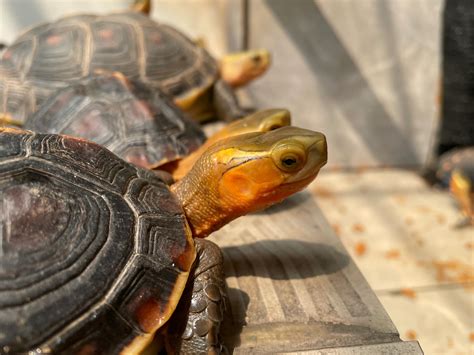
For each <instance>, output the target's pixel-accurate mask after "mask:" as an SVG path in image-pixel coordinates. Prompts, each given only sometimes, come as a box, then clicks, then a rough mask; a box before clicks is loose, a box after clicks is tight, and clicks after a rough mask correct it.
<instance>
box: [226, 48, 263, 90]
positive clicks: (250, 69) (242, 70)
mask: <svg viewBox="0 0 474 355" xmlns="http://www.w3.org/2000/svg"><path fill="white" fill-rule="evenodd" d="M270 57H271V56H270V52H269V51H268V50H266V49H256V50H251V51H245V52H238V53H231V54H228V55H226V56H224V57H223V58H222V60H221V77H222V79H223V80H224V81H225V82H227V83H228V84H229V85H230V86H232V87H237V86H242V85H245V84H247V83H248V82H250V81H252V80H253V79H255V78H257V77H259V76H260V75H262V74H263V73H264V72H265V71H266V70H267V69H268V68H269V66H270Z"/></svg>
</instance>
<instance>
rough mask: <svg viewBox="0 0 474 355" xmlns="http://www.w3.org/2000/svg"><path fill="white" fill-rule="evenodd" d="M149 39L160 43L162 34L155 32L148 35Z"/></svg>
mask: <svg viewBox="0 0 474 355" xmlns="http://www.w3.org/2000/svg"><path fill="white" fill-rule="evenodd" d="M148 38H149V40H150V41H151V42H153V43H155V44H159V43H160V42H161V35H160V34H159V33H157V32H153V33H151V34H150V36H149V37H148Z"/></svg>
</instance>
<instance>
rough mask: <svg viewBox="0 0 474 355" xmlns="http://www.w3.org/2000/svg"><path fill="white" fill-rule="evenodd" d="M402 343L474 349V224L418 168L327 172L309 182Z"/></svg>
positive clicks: (448, 350)
mask: <svg viewBox="0 0 474 355" xmlns="http://www.w3.org/2000/svg"><path fill="white" fill-rule="evenodd" d="M309 189H310V190H311V191H312V192H313V194H314V195H315V196H316V199H317V202H318V204H319V205H320V207H321V209H322V211H323V213H324V214H325V216H326V218H327V219H328V220H329V222H330V223H331V224H332V226H333V228H334V229H335V231H336V232H337V234H338V235H339V237H340V238H341V241H342V242H343V243H344V245H345V246H346V248H347V249H348V250H349V252H350V254H351V256H352V257H353V258H354V260H355V262H356V264H357V265H358V267H359V268H360V270H361V271H362V273H363V275H364V276H365V277H366V279H367V280H368V282H369V284H370V285H371V287H372V288H373V289H374V290H375V292H376V294H377V296H378V297H379V299H380V300H381V302H382V303H383V305H384V306H385V308H386V310H387V312H388V313H389V315H390V317H391V318H392V320H393V321H394V323H395V325H396V326H397V328H398V330H399V331H400V335H401V337H402V339H404V340H411V339H417V340H418V341H419V342H420V345H421V347H422V348H423V350H424V351H425V354H428V355H429V354H474V228H473V227H467V228H456V224H457V223H458V222H459V221H460V219H461V217H460V215H459V212H458V210H457V208H456V205H455V203H454V201H453V200H452V198H451V196H450V195H449V193H447V192H445V191H439V190H435V189H432V188H430V187H429V186H427V185H426V184H425V183H424V181H423V180H422V179H421V178H420V177H419V176H418V175H417V174H416V173H414V172H411V171H405V170H396V169H374V170H366V171H359V172H323V173H321V175H320V176H319V177H318V179H316V182H315V183H313V184H312V185H310V187H309Z"/></svg>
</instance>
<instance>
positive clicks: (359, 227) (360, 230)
mask: <svg viewBox="0 0 474 355" xmlns="http://www.w3.org/2000/svg"><path fill="white" fill-rule="evenodd" d="M352 230H353V231H354V232H357V233H363V232H365V227H364V225H362V224H360V223H356V224H354V225H353V226H352Z"/></svg>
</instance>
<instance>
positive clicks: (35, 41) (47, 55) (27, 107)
mask: <svg viewBox="0 0 474 355" xmlns="http://www.w3.org/2000/svg"><path fill="white" fill-rule="evenodd" d="M146 2H148V1H145V3H146ZM142 3H143V2H142V1H139V4H140V6H141V7H140V8H141V9H142V8H143V7H142V6H143V4H142ZM269 60H270V59H269V53H268V52H267V51H266V50H256V51H249V52H244V53H240V54H230V55H228V56H226V57H224V59H223V60H222V61H221V62H220V65H219V64H218V62H216V60H214V59H213V58H212V57H211V56H210V55H209V53H208V52H207V51H206V50H205V49H204V48H202V46H199V45H197V44H195V43H194V42H193V41H191V40H190V39H189V38H188V37H186V36H185V35H184V34H182V33H181V32H179V31H178V30H176V29H175V28H173V27H171V26H167V25H164V24H160V23H157V22H155V21H153V20H152V19H150V18H149V17H147V16H146V15H145V14H143V13H141V12H138V11H127V12H122V13H115V14H110V15H98V16H96V15H86V14H83V15H74V16H67V17H64V18H62V19H60V20H58V21H55V22H52V23H45V24H41V25H38V26H35V27H33V28H31V29H29V30H27V31H26V32H24V33H23V34H22V35H20V36H19V37H18V38H17V39H16V40H15V41H14V42H13V43H12V44H11V45H10V46H9V47H8V48H7V49H6V50H5V51H4V52H3V54H2V56H1V60H0V78H1V79H0V119H1V120H2V121H3V122H4V123H10V124H11V123H13V124H17V125H21V123H22V122H23V121H24V120H25V119H26V117H27V116H28V115H29V114H31V113H33V112H35V111H36V110H37V109H38V107H39V106H40V104H41V103H42V102H44V100H45V99H46V98H47V97H48V96H49V95H51V94H52V93H53V92H54V91H55V90H57V89H58V88H62V87H65V86H67V85H68V83H70V82H71V81H73V80H77V79H80V78H82V77H85V76H87V75H89V74H91V73H93V72H94V70H96V69H104V70H109V71H119V72H121V73H123V74H124V75H125V76H126V77H129V78H132V79H140V80H141V81H142V82H144V83H145V84H147V85H149V86H150V87H151V88H159V89H161V90H163V92H165V93H166V94H168V95H170V96H171V97H173V98H174V100H175V103H176V104H177V105H178V106H179V107H180V108H181V109H183V110H185V111H186V112H188V113H189V114H190V115H191V116H192V117H193V118H195V119H197V120H199V121H202V120H204V119H207V118H211V117H216V116H217V117H220V118H226V119H231V118H232V119H233V118H236V117H241V116H244V115H245V112H244V111H243V110H242V109H241V108H240V107H239V105H238V102H237V99H236V97H235V95H234V93H233V91H232V89H231V88H230V86H229V85H241V84H244V83H246V82H248V81H250V80H252V79H254V78H255V77H258V76H259V75H261V74H262V73H263V72H264V71H265V70H266V69H267V67H268V66H269ZM221 73H222V76H221ZM226 80H227V82H228V83H229V84H228V83H226V82H225V81H226Z"/></svg>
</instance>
